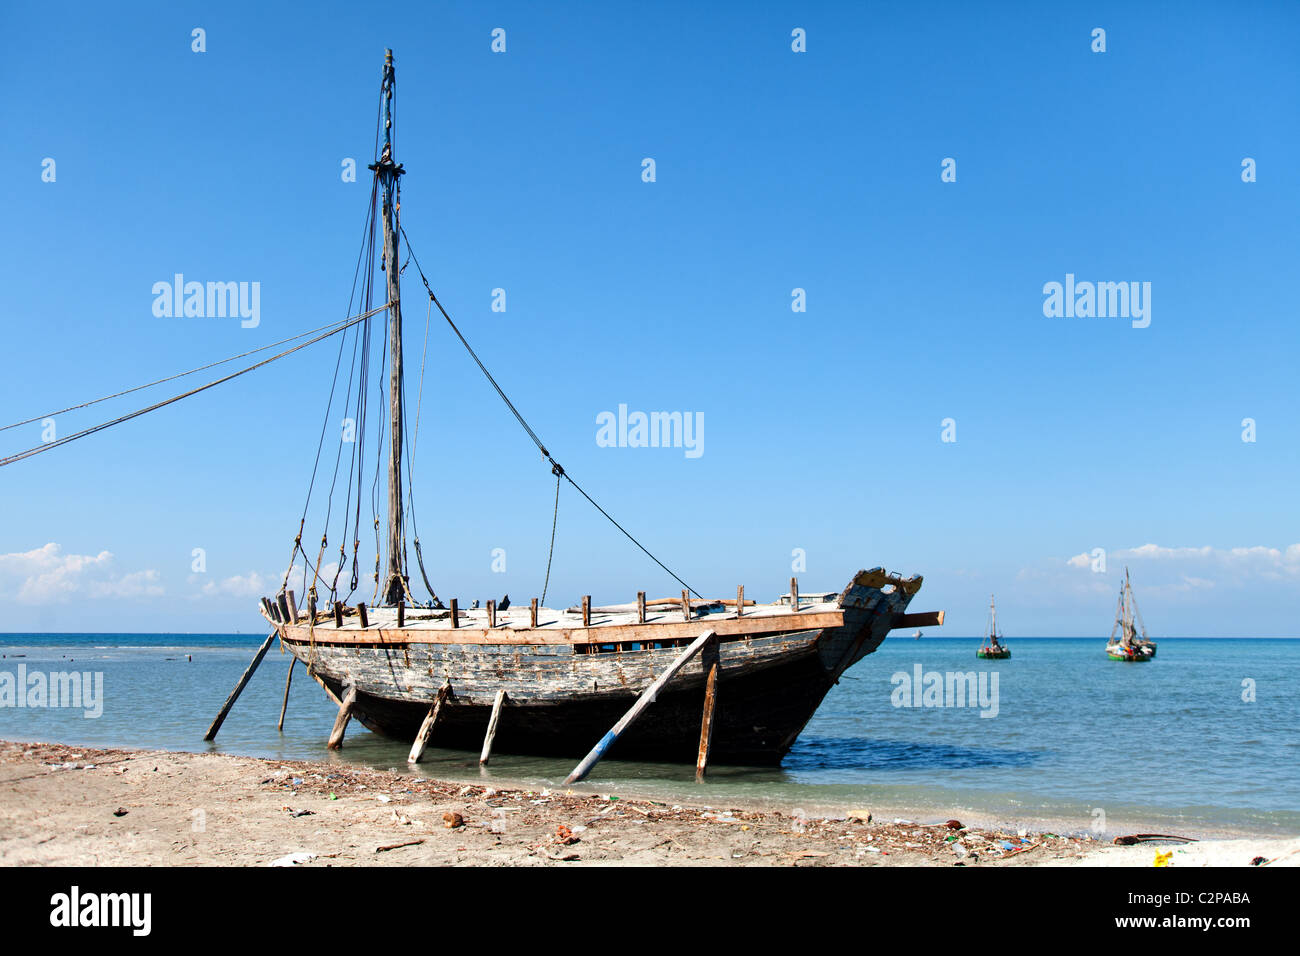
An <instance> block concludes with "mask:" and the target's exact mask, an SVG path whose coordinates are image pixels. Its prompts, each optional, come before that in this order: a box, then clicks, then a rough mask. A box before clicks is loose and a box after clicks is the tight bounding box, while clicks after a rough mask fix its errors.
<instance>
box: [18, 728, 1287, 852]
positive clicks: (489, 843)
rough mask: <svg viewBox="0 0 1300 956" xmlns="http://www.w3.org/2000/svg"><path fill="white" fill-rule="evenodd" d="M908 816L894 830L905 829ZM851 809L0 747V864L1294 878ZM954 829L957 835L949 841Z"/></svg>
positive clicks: (1209, 848)
mask: <svg viewBox="0 0 1300 956" xmlns="http://www.w3.org/2000/svg"><path fill="white" fill-rule="evenodd" d="M904 816H907V815H904ZM919 819H921V818H919V817H917V816H915V815H913V816H910V817H907V819H906V820H897V821H896V820H895V816H894V815H893V813H892V811H883V810H880V811H873V810H872V808H858V809H855V810H852V811H849V812H848V814H847V815H845V814H844V811H840V818H839V819H830V818H826V817H823V816H821V815H820V813H809V814H808V818H807V819H804V820H798V819H795V818H793V817H792V816H790V815H789V814H787V813H782V812H779V811H776V810H772V809H765V808H756V807H735V806H731V807H718V806H709V805H707V804H706V803H705V802H704V801H703V800H701V801H692V802H690V803H674V804H668V803H665V802H662V801H657V800H654V799H649V798H646V797H644V796H636V795H633V793H632V792H631V791H630V790H626V789H623V788H619V789H618V790H616V791H603V790H601V791H598V790H596V789H592V788H590V787H582V786H579V787H575V788H573V789H566V790H563V791H561V790H560V789H558V788H556V789H554V790H537V789H531V790H530V789H527V788H514V787H506V786H491V785H485V784H482V783H479V784H473V783H461V782H450V781H443V780H434V779H431V778H429V777H426V776H424V775H422V774H418V773H411V772H409V771H408V772H401V771H397V772H394V771H388V770H378V769H373V768H367V767H363V766H352V765H342V764H338V763H326V762H321V761H302V760H268V759H264V758H259V757H242V756H233V755H226V754H199V753H189V752H181V751H157V750H132V749H120V748H119V749H100V748H90V747H71V746H67V745H64V744H56V743H15V742H8V741H0V822H2V825H0V834H3V836H0V865H5V866H22V865H35V866H45V865H70V866H90V865H94V866H133V865H136V866H139V865H144V866H150V865H197V866H209V865H218V866H223V865H224V866H263V865H275V864H276V863H277V862H278V864H279V865H304V866H320V865H327V866H345V865H352V866H357V865H360V866H394V865H396V866H408V865H476V866H536V865H561V864H564V865H624V866H664V865H674V866H700V865H713V866H716V865H734V866H754V865H759V866H772V865H798V866H808V865H814V866H845V865H849V866H880V865H885V866H890V865H894V866H995V867H996V866H1037V865H1047V866H1072V865H1084V866H1151V865H1152V862H1153V859H1154V857H1155V854H1156V853H1157V852H1162V853H1163V852H1169V851H1173V856H1172V857H1171V858H1169V859H1170V864H1171V865H1184V866H1186V865H1193V866H1195V865H1207V864H1208V865H1229V866H1230V865H1250V863H1251V861H1252V860H1253V859H1256V858H1259V857H1263V858H1264V859H1265V860H1266V861H1267V863H1266V865H1274V864H1276V865H1281V866H1286V865H1296V864H1297V863H1300V837H1294V838H1277V837H1272V838H1249V839H1234V840H1206V841H1200V842H1194V843H1188V844H1185V845H1181V846H1164V845H1155V844H1139V845H1136V846H1113V845H1110V844H1107V843H1103V842H1101V841H1098V840H1096V839H1093V838H1091V837H1087V836H1070V835H1059V834H1055V833H1052V832H1050V831H1044V830H1041V829H1029V828H1027V827H1020V828H1014V829H1013V828H1008V827H997V826H982V825H976V824H975V823H974V822H972V821H956V820H953V821H943V822H937V823H929V824H927V823H922V822H913V821H917V820H919ZM963 824H966V825H963Z"/></svg>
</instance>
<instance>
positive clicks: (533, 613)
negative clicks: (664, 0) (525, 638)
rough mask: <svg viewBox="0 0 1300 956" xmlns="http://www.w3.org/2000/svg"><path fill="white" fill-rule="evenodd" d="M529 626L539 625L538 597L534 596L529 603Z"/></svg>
mask: <svg viewBox="0 0 1300 956" xmlns="http://www.w3.org/2000/svg"><path fill="white" fill-rule="evenodd" d="M528 626H529V627H536V626H537V598H533V599H532V600H531V601H530V602H529V603H528Z"/></svg>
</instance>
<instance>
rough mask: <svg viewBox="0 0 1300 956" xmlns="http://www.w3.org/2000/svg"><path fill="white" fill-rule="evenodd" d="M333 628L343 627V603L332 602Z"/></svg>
mask: <svg viewBox="0 0 1300 956" xmlns="http://www.w3.org/2000/svg"><path fill="white" fill-rule="evenodd" d="M334 626H335V627H342V626H343V602H342V601H335V602H334Z"/></svg>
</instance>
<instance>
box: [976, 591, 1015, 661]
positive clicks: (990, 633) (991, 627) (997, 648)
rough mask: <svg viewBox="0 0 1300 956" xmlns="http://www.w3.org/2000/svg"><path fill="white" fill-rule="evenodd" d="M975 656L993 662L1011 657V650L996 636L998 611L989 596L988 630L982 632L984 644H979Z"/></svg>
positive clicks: (998, 635)
mask: <svg viewBox="0 0 1300 956" xmlns="http://www.w3.org/2000/svg"><path fill="white" fill-rule="evenodd" d="M975 656H976V657H981V658H984V659H985V660H995V661H1004V660H1006V659H1007V658H1009V657H1010V656H1011V648H1009V647H1007V645H1006V644H1005V643H1003V641H1002V636H1001V635H1000V634H998V609H997V607H996V606H995V605H994V603H993V595H991V594H990V595H989V622H988V630H987V631H985V632H984V642H983V643H982V644H980V648H979V650H978V651H976V652H975Z"/></svg>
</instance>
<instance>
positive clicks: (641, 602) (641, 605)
mask: <svg viewBox="0 0 1300 956" xmlns="http://www.w3.org/2000/svg"><path fill="white" fill-rule="evenodd" d="M636 622H637V623H638V624H644V623H645V592H644V591H637V592H636Z"/></svg>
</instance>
